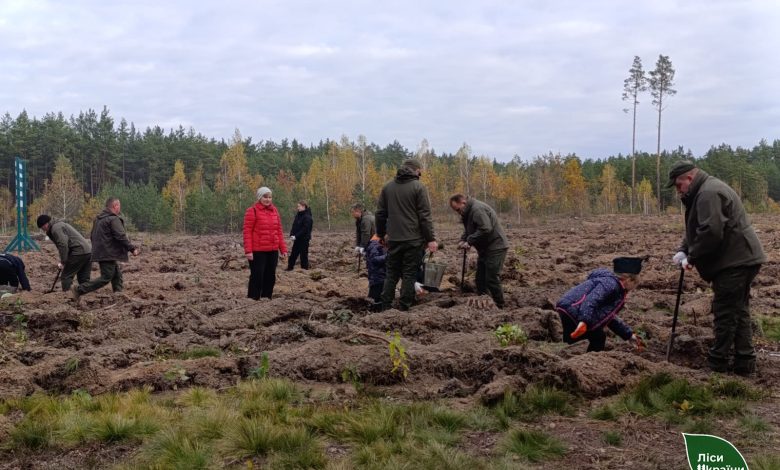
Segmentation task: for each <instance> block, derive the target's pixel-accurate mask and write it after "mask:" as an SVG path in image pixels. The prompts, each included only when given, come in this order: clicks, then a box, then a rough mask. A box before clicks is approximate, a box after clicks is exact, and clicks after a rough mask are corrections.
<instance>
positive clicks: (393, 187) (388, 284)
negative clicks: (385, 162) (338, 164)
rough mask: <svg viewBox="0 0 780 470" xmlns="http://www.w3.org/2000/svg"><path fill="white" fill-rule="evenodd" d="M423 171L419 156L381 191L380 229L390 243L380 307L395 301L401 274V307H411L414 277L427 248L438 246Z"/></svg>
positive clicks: (404, 163)
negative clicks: (422, 177)
mask: <svg viewBox="0 0 780 470" xmlns="http://www.w3.org/2000/svg"><path fill="white" fill-rule="evenodd" d="M421 174H422V166H421V165H420V162H419V161H418V160H411V159H410V160H406V161H405V162H403V164H402V165H401V167H400V168H399V169H398V171H397V172H396V176H395V178H394V179H393V180H391V181H389V182H388V183H386V184H385V186H384V187H383V188H382V192H381V193H380V194H379V200H378V201H377V212H376V233H377V235H378V236H379V238H380V239H383V241H384V243H386V244H387V247H388V254H387V277H386V278H385V285H384V288H383V289H382V297H381V299H382V304H381V306H379V308H378V309H380V310H383V309H388V308H390V306H391V305H392V303H393V299H394V298H395V286H396V284H398V279H399V278H403V280H402V282H401V297H400V299H399V309H400V310H409V308H410V307H411V306H412V303H413V302H414V296H415V293H414V281H415V279H416V277H417V269H418V267H419V266H420V260H421V258H422V256H423V255H424V253H425V248H426V246H427V248H428V250H430V251H431V253H433V252H435V251H436V250H437V249H438V243H436V235H435V234H434V232H433V219H432V217H431V202H430V200H429V199H428V190H427V189H425V186H424V185H423V184H422V183H421V182H420V175H421Z"/></svg>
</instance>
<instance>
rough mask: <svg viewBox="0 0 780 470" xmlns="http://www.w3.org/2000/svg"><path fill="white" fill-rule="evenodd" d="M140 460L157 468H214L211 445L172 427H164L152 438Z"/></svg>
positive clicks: (197, 469)
mask: <svg viewBox="0 0 780 470" xmlns="http://www.w3.org/2000/svg"><path fill="white" fill-rule="evenodd" d="M140 460H141V461H142V462H146V463H147V464H148V465H149V466H150V467H155V468H172V469H192V470H199V469H208V468H214V460H213V450H212V449H211V447H210V446H208V445H206V444H204V443H203V442H201V441H199V440H197V439H192V438H191V437H189V436H187V435H185V434H184V433H183V432H181V431H180V430H176V429H171V428H168V429H164V430H163V431H161V432H160V433H158V434H157V435H156V436H154V438H153V439H151V440H150V442H149V443H148V444H147V445H146V446H145V447H144V449H143V451H142V452H141V455H140Z"/></svg>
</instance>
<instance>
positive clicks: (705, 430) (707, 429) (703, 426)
mask: <svg viewBox="0 0 780 470" xmlns="http://www.w3.org/2000/svg"><path fill="white" fill-rule="evenodd" d="M714 429H715V423H713V422H712V420H711V419H709V418H701V419H694V420H691V421H689V422H688V424H686V425H685V426H683V432H687V433H689V434H712V432H713V431H714Z"/></svg>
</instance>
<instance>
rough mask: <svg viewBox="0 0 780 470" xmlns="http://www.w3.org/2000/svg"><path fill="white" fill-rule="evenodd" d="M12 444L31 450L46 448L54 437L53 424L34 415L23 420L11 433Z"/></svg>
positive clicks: (14, 446) (15, 446)
mask: <svg viewBox="0 0 780 470" xmlns="http://www.w3.org/2000/svg"><path fill="white" fill-rule="evenodd" d="M10 438H11V446H12V447H13V448H22V449H29V450H38V449H45V448H47V447H48V446H49V444H50V443H51V439H52V426H51V423H49V422H48V421H47V420H41V419H34V418H32V417H30V418H28V419H25V420H23V421H22V422H21V423H19V424H18V425H17V426H16V427H15V428H14V429H13V430H12V431H11V433H10Z"/></svg>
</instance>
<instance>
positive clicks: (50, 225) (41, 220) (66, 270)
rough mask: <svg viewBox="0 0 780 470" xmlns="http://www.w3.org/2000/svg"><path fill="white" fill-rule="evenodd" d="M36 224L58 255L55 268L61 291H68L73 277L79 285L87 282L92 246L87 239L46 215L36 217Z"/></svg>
mask: <svg viewBox="0 0 780 470" xmlns="http://www.w3.org/2000/svg"><path fill="white" fill-rule="evenodd" d="M36 222H37V224H38V228H39V229H41V230H43V231H44V233H46V236H47V237H49V240H51V241H52V242H54V245H56V246H57V251H59V253H60V262H59V263H58V264H57V268H59V269H60V270H61V274H60V282H61V283H62V291H63V292H68V291H69V290H70V286H71V285H72V284H73V277H74V276H75V277H76V279H77V280H78V282H79V284H84V283H85V282H88V281H89V277H90V275H91V273H92V260H91V258H92V246H91V245H90V244H89V242H88V241H87V239H86V238H84V237H83V236H82V235H81V233H79V231H78V230H76V229H75V228H73V227H72V226H71V225H70V224H68V223H66V222H63V221H61V220H56V219H52V218H51V217H50V216H49V215H48V214H42V215H40V216H38V220H37V221H36Z"/></svg>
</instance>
